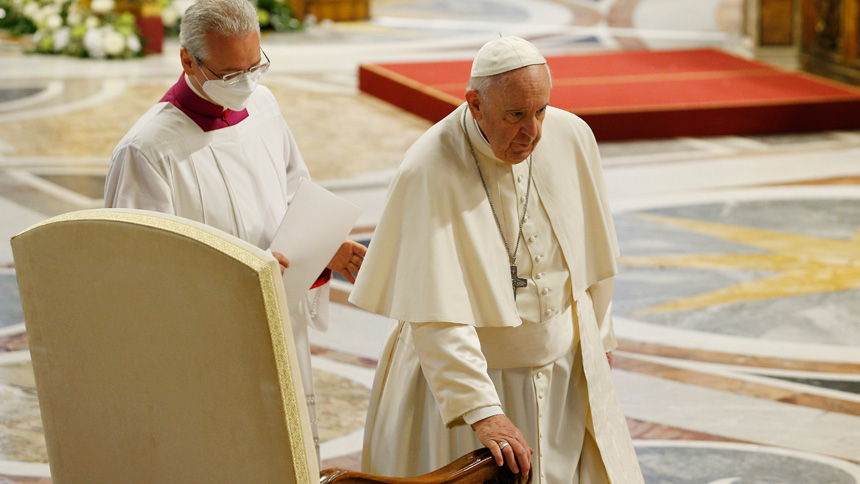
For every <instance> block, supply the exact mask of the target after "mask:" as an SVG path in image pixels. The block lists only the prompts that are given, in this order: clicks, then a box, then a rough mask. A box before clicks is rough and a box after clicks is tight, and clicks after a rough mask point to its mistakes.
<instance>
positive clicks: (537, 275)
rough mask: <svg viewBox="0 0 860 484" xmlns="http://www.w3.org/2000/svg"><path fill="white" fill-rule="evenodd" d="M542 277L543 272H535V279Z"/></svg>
mask: <svg viewBox="0 0 860 484" xmlns="http://www.w3.org/2000/svg"><path fill="white" fill-rule="evenodd" d="M542 277H543V272H538V273H537V274H535V279H540V278H542Z"/></svg>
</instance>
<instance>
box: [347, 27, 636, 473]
mask: <svg viewBox="0 0 860 484" xmlns="http://www.w3.org/2000/svg"><path fill="white" fill-rule="evenodd" d="M551 85H552V82H551V78H550V74H549V69H548V67H547V65H546V60H545V59H544V57H543V56H542V55H541V54H540V52H538V50H537V49H536V48H535V47H534V46H533V45H532V44H530V43H528V42H526V41H525V40H523V39H519V38H516V37H500V38H498V39H495V40H493V41H491V42H489V43H487V44H486V45H484V46H483V47H482V48H481V50H480V51H479V52H478V54H477V56H476V58H475V61H474V63H473V65H472V73H471V80H470V83H469V87H468V90H467V91H466V103H464V104H463V105H461V106H460V107H458V108H457V109H455V110H454V112H453V113H451V114H450V115H449V116H448V117H446V118H445V119H443V120H442V121H440V122H439V123H437V124H436V125H435V126H433V127H432V128H430V130H428V131H427V132H426V133H425V134H424V135H423V136H422V137H421V138H419V139H418V141H416V142H415V144H414V145H413V146H412V147H411V148H410V149H409V151H408V152H407V153H406V155H405V156H404V158H403V161H402V162H401V165H400V167H399V169H398V170H397V173H396V175H395V177H394V180H393V181H392V184H391V187H390V188H389V193H388V201H387V204H386V207H385V210H384V212H383V215H382V218H381V220H380V223H379V225H378V227H377V229H376V232H375V234H374V235H373V240H372V242H371V244H370V249H369V251H368V255H367V257H366V259H365V262H364V264H363V266H362V271H361V274H360V275H359V276H358V280H357V282H356V286H355V289H354V291H353V293H352V296H351V297H350V301H352V302H353V303H354V304H356V305H357V306H359V307H361V308H364V309H366V310H368V311H372V312H375V313H378V314H382V315H385V316H388V317H390V318H392V320H393V321H392V327H391V331H390V334H389V336H388V340H387V342H386V344H385V348H384V350H383V354H382V357H381V358H380V361H379V368H378V370H377V373H376V379H375V382H374V386H373V393H372V396H371V402H370V409H369V411H368V417H367V426H366V429H365V442H364V452H363V462H362V468H363V469H362V470H363V471H365V472H370V473H373V474H381V475H390V476H411V475H418V474H422V473H425V472H430V471H432V470H433V469H436V468H438V467H441V466H443V465H445V464H446V463H448V462H450V461H451V460H453V459H455V458H457V457H459V456H460V455H462V454H465V453H467V452H469V451H471V450H474V449H475V448H478V447H480V446H481V445H483V446H485V447H487V448H489V449H490V450H491V451H492V453H493V455H494V456H495V459H496V463H497V464H498V465H504V464H507V465H508V466H509V467H510V468H511V470H512V471H514V472H522V473H523V474H527V473H528V472H531V473H532V476H533V480H534V482H539V483H550V484H562V483H565V484H569V483H582V484H591V483H612V484H638V483H642V482H643V479H642V474H641V471H640V469H639V464H638V462H637V460H636V454H635V452H634V450H633V445H632V441H631V439H630V434H629V431H628V429H627V425H626V421H625V419H624V415H623V414H622V411H621V406H620V403H619V400H618V395H617V393H616V390H615V386H614V384H613V382H612V377H611V375H610V363H611V351H612V350H613V349H614V348H615V346H616V345H617V343H616V341H615V337H614V334H613V330H612V317H611V297H612V291H613V277H614V275H615V274H616V272H617V269H616V264H615V259H616V257H617V256H618V247H617V241H616V237H615V229H614V226H613V223H612V219H611V217H610V213H609V206H608V205H607V200H606V193H605V188H604V182H603V174H602V172H601V168H600V158H599V154H598V149H597V143H596V142H595V140H594V136H593V135H592V133H591V130H590V129H589V128H588V126H587V125H586V124H585V123H584V122H583V121H582V120H581V119H579V118H578V117H576V116H575V115H573V114H570V113H567V112H565V111H561V110H558V109H555V108H552V107H551V106H549V98H550V89H551Z"/></svg>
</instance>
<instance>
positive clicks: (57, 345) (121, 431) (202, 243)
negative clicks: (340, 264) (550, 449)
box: [12, 209, 513, 484]
mask: <svg viewBox="0 0 860 484" xmlns="http://www.w3.org/2000/svg"><path fill="white" fill-rule="evenodd" d="M12 249H13V254H14V258H15V268H16V272H17V276H18V284H19V289H20V294H21V302H22V306H23V309H24V318H25V322H26V327H27V333H28V335H29V339H30V354H31V357H32V361H33V370H34V372H35V377H36V389H37V393H38V397H39V404H40V407H41V411H42V421H43V424H44V430H45V439H46V441H47V445H48V458H49V462H50V467H51V474H52V477H53V482H54V483H55V484H63V483H92V484H100V483H104V484H117V483H123V484H135V483H147V484H152V483H171V484H172V483H195V484H196V483H254V484H268V483H300V484H310V483H314V484H316V483H318V482H320V473H319V468H318V464H317V458H316V455H315V451H314V445H313V439H312V437H311V432H310V423H309V418H308V414H307V407H306V405H305V403H304V402H305V398H304V394H303V390H302V385H301V382H300V378H301V377H300V373H299V370H298V366H297V365H298V363H297V359H296V354H295V349H294V346H293V342H292V333H291V331H290V330H289V328H290V324H289V316H288V314H287V305H286V300H285V297H284V290H283V283H282V280H281V277H280V271H279V266H278V263H277V262H276V261H275V259H274V258H273V257H272V256H271V255H270V254H268V253H267V252H265V251H263V250H260V249H259V248H257V247H255V246H253V245H251V244H248V243H246V242H244V241H242V240H239V239H238V238H235V237H232V236H230V235H228V234H225V233H223V232H221V231H219V230H216V229H214V228H211V227H208V226H206V225H203V224H199V223H196V222H192V221H189V220H186V219H181V218H178V217H173V216H168V215H164V214H160V213H155V212H148V211H142V210H118V209H101V210H89V211H82V212H74V213H69V214H66V215H61V216H59V217H55V218H52V219H50V220H47V221H45V222H43V223H41V224H38V225H36V226H34V227H31V228H29V229H27V230H26V231H24V232H22V233H21V234H19V235H17V236H15V237H13V239H12ZM493 480H499V482H504V481H511V482H513V476H512V475H510V473H507V472H506V471H505V470H504V469H501V470H500V469H499V468H497V467H496V466H495V465H494V464H493V463H492V459H491V458H490V457H489V456H488V452H487V451H486V449H483V450H482V451H476V452H474V453H472V454H469V455H467V456H464V457H463V458H461V459H459V460H458V461H456V462H455V463H452V464H451V465H449V466H446V467H445V468H443V469H441V470H440V471H437V472H435V473H432V474H428V475H427V476H422V477H417V478H410V479H392V478H376V477H374V476H367V475H364V474H359V473H355V472H347V471H342V470H339V469H333V470H329V471H326V472H325V473H324V475H323V482H326V483H335V482H339V483H342V484H348V483H370V482H388V483H405V482H426V483H428V484H429V483H437V482H439V483H442V482H448V483H454V482H457V483H466V482H484V481H493Z"/></svg>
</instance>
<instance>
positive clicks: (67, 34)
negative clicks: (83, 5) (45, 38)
mask: <svg viewBox="0 0 860 484" xmlns="http://www.w3.org/2000/svg"><path fill="white" fill-rule="evenodd" d="M71 39H72V29H70V28H69V27H63V28H61V29H58V30H57V31H56V32H54V52H62V50H63V49H65V48H66V46H67V45H69V40H71Z"/></svg>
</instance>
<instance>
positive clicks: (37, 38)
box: [0, 0, 303, 59]
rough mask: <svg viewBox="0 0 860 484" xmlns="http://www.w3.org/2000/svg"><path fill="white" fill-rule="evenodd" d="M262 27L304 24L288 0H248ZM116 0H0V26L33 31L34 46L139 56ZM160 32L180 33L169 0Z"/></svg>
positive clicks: (136, 39)
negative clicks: (117, 8) (254, 5)
mask: <svg viewBox="0 0 860 484" xmlns="http://www.w3.org/2000/svg"><path fill="white" fill-rule="evenodd" d="M251 1H253V2H254V3H256V4H257V16H258V19H259V21H260V28H261V29H263V30H275V31H279V32H280V31H288V30H299V29H301V28H303V25H302V23H301V22H300V21H299V20H298V19H297V18H296V17H295V16H294V15H293V12H292V10H291V9H290V6H289V5H288V3H287V0H251ZM115 2H116V0H0V29H7V30H8V31H9V33H10V34H11V35H13V36H20V35H26V34H33V43H34V50H35V51H36V52H41V53H46V54H65V55H71V56H75V57H91V58H95V59H105V58H107V59H125V58H130V57H138V56H141V55H143V45H142V40H141V34H140V31H139V29H138V27H137V25H136V22H135V17H134V14H132V13H131V12H123V13H117V12H116V3H115ZM157 2H158V6H159V7H160V14H161V21H162V23H163V24H164V28H165V32H164V33H165V35H173V36H176V35H178V34H179V23H180V20H181V17H182V13H181V12H180V11H179V10H178V9H177V8H176V7H175V6H174V4H173V0H157Z"/></svg>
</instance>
